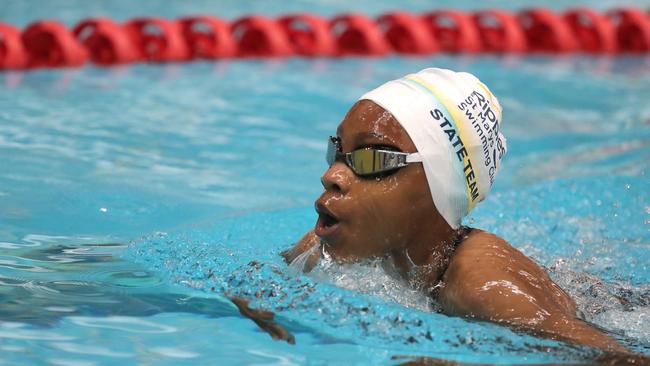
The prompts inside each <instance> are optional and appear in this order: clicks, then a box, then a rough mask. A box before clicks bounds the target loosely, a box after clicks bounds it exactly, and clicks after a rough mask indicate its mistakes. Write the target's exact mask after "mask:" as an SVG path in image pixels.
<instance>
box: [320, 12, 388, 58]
mask: <svg viewBox="0 0 650 366" xmlns="http://www.w3.org/2000/svg"><path fill="white" fill-rule="evenodd" d="M330 30H331V32H332V33H333V35H334V38H335V39H336V44H337V46H338V53H337V55H339V56H383V55H386V54H387V53H388V52H389V51H390V46H389V45H388V42H387V41H386V39H385V38H384V36H383V34H382V33H381V30H380V29H379V27H378V26H377V24H376V23H375V22H374V21H373V20H372V19H370V18H368V17H366V16H364V15H361V14H343V15H339V16H337V17H335V18H334V19H332V21H331V22H330Z"/></svg>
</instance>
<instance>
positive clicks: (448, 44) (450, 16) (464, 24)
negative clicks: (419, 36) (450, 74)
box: [422, 10, 481, 53]
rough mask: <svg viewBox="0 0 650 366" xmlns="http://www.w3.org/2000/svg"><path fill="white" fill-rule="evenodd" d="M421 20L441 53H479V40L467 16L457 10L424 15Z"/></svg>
mask: <svg viewBox="0 0 650 366" xmlns="http://www.w3.org/2000/svg"><path fill="white" fill-rule="evenodd" d="M422 19H423V20H424V22H425V24H426V25H427V26H428V27H429V31H430V32H431V34H432V35H433V37H434V38H435V39H436V40H437V41H438V44H439V45H440V48H441V49H442V50H443V51H447V52H467V53H474V52H479V51H481V39H480V37H479V34H478V30H477V29H476V25H475V24H474V21H473V19H472V17H471V16H470V15H469V14H466V13H463V12H461V11H457V10H439V11H433V12H430V13H426V14H424V15H423V16H422Z"/></svg>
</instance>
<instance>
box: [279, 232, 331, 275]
mask: <svg viewBox="0 0 650 366" xmlns="http://www.w3.org/2000/svg"><path fill="white" fill-rule="evenodd" d="M315 245H320V238H319V237H317V236H316V234H315V233H314V230H309V231H308V232H307V233H306V234H305V235H303V237H302V238H300V240H298V242H297V243H296V244H295V245H294V246H293V247H292V248H290V249H287V250H285V251H283V252H281V253H280V255H281V256H282V257H283V258H284V261H285V262H286V263H287V264H291V262H293V261H294V260H295V259H296V258H298V257H299V256H300V255H301V254H303V253H304V252H306V251H308V250H310V249H311V248H313V247H314V246H315ZM320 256H321V253H320V251H319V250H316V251H314V252H313V253H312V254H311V255H310V257H309V258H308V259H307V262H306V264H305V272H309V271H311V269H312V268H314V266H315V265H316V264H317V263H318V260H319V259H320Z"/></svg>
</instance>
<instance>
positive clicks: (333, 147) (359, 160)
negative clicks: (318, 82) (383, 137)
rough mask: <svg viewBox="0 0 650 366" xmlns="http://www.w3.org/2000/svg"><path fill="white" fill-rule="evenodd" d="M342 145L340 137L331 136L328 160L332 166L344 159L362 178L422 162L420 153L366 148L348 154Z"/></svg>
mask: <svg viewBox="0 0 650 366" xmlns="http://www.w3.org/2000/svg"><path fill="white" fill-rule="evenodd" d="M341 150H342V149H341V143H340V140H339V138H338V137H334V136H330V138H329V143H328V145H327V155H326V160H327V164H328V165H329V166H332V164H334V162H335V161H336V160H338V159H342V160H343V161H344V162H345V164H346V165H347V166H348V167H350V169H352V171H353V172H354V173H355V174H357V175H360V176H370V175H377V174H381V173H385V172H388V171H391V170H395V169H399V168H403V167H405V166H407V165H408V164H409V163H413V162H420V161H422V160H421V158H420V155H419V154H418V153H411V154H409V153H403V152H398V151H389V150H380V149H373V148H364V149H358V150H354V151H351V152H348V153H343V152H341Z"/></svg>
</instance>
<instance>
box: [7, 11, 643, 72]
mask: <svg viewBox="0 0 650 366" xmlns="http://www.w3.org/2000/svg"><path fill="white" fill-rule="evenodd" d="M576 51H581V52H588V53H592V54H602V53H605V54H614V53H619V52H627V53H646V52H649V51H650V14H647V13H646V12H645V11H643V10H640V9H635V8H619V9H614V10H613V11H610V12H609V13H607V14H606V15H604V14H601V13H599V12H596V11H594V10H591V9H588V8H584V7H581V8H576V9H571V10H568V11H567V12H566V13H564V14H563V15H559V14H556V13H554V12H553V11H551V10H549V9H545V8H534V9H528V10H525V11H522V12H520V13H519V14H513V13H511V12H507V11H502V10H497V9H486V10H481V11H477V12H474V13H467V12H462V11H457V10H440V11H432V12H429V13H426V14H423V15H417V14H416V15H414V14H411V13H407V12H402V11H396V12H390V13H386V14H383V15H381V16H379V17H378V18H377V19H371V18H368V17H366V16H364V15H361V14H356V13H349V14H341V15H339V16H337V17H334V18H333V19H331V20H328V19H326V18H323V17H320V16H317V15H313V14H307V13H300V14H290V15H286V16H282V17H280V18H278V19H271V18H267V17H264V16H259V15H253V16H247V17H244V18H241V19H239V20H237V21H235V22H234V23H233V24H230V23H229V22H228V21H226V20H222V19H219V18H217V17H213V16H192V17H184V18H181V19H178V20H168V19H163V18H137V19H132V20H130V21H127V22H126V23H125V24H124V25H122V26H120V25H119V24H117V23H116V22H114V21H112V20H110V19H107V18H91V19H86V20H83V21H81V22H80V23H79V24H77V26H76V27H74V29H73V31H70V30H68V29H66V27H65V26H63V25H62V24H61V23H58V22H54V21H40V22H37V23H34V24H32V25H30V26H29V27H27V28H26V29H25V30H24V31H23V32H22V33H20V31H19V30H18V29H16V28H15V27H13V26H11V25H7V24H3V23H0V69H8V68H17V69H20V68H27V67H38V66H47V67H71V66H79V65H82V64H83V63H84V62H85V61H86V60H87V59H88V58H90V59H91V60H92V61H93V62H95V63H97V64H100V65H113V64H119V63H129V62H137V61H157V62H167V61H185V60H190V59H198V58H207V59H216V58H229V57H284V56H291V55H299V56H307V57H315V56H334V57H342V56H349V55H357V56H384V55H386V54H389V53H390V52H396V53H400V54H416V55H423V54H430V53H433V52H456V53H460V52H465V53H475V52H495V53H504V52H532V53H535V52H549V53H567V52H576Z"/></svg>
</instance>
